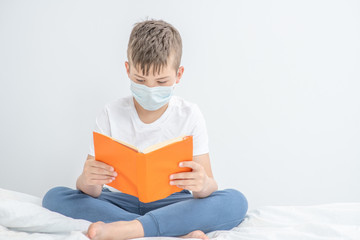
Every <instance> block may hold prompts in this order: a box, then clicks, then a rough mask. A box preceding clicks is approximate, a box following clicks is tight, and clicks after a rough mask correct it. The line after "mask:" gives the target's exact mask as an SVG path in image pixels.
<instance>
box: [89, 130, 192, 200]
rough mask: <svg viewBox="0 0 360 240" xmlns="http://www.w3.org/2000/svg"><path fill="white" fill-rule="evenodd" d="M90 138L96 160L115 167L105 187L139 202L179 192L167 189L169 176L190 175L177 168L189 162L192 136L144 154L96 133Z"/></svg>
mask: <svg viewBox="0 0 360 240" xmlns="http://www.w3.org/2000/svg"><path fill="white" fill-rule="evenodd" d="M93 137H94V150H95V159H96V160H97V161H101V162H104V163H106V164H108V165H110V166H112V167H114V170H115V171H116V172H117V174H118V175H117V177H116V178H115V180H114V181H112V182H111V183H109V184H107V185H108V186H110V187H114V188H116V189H118V190H120V191H121V192H123V193H126V194H129V195H132V196H135V197H137V198H138V199H139V201H141V202H144V203H148V202H153V201H157V200H160V199H163V198H166V197H168V196H170V195H171V194H173V193H175V192H179V191H182V190H183V189H182V188H179V187H177V186H175V185H170V175H172V174H174V173H179V172H191V171H192V169H191V168H189V167H179V163H180V162H182V161H192V158H193V138H192V136H180V137H177V138H174V139H170V140H167V141H164V142H160V143H158V144H155V145H152V146H150V147H148V148H146V149H143V150H140V149H137V148H136V147H135V146H132V145H130V144H128V143H126V142H123V141H120V140H118V139H115V138H113V137H110V136H107V135H104V134H101V133H98V132H93Z"/></svg>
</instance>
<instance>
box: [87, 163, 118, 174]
mask: <svg viewBox="0 0 360 240" xmlns="http://www.w3.org/2000/svg"><path fill="white" fill-rule="evenodd" d="M91 166H93V167H98V168H103V169H105V170H107V171H109V172H112V171H114V168H113V167H112V166H110V165H108V164H106V163H103V162H100V161H97V160H95V161H93V162H92V165H91Z"/></svg>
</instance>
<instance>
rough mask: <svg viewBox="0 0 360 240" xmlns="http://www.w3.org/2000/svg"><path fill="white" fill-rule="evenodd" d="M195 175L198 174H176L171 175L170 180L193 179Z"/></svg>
mask: <svg viewBox="0 0 360 240" xmlns="http://www.w3.org/2000/svg"><path fill="white" fill-rule="evenodd" d="M195 175H196V173H194V172H183V173H174V174H171V175H170V179H190V178H191V179H193V178H195Z"/></svg>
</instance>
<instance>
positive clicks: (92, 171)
mask: <svg viewBox="0 0 360 240" xmlns="http://www.w3.org/2000/svg"><path fill="white" fill-rule="evenodd" d="M82 175H83V181H84V184H85V185H100V186H102V185H104V184H108V183H111V182H112V181H114V180H115V177H116V176H117V173H116V172H115V171H114V168H113V167H112V166H110V165H108V164H106V163H103V162H100V161H97V160H95V157H94V156H91V155H88V158H87V159H86V161H85V164H84V169H83V172H82Z"/></svg>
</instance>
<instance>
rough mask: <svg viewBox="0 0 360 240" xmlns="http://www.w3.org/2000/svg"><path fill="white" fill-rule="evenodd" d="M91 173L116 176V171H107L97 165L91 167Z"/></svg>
mask: <svg viewBox="0 0 360 240" xmlns="http://www.w3.org/2000/svg"><path fill="white" fill-rule="evenodd" d="M92 173H94V174H97V175H108V176H112V177H116V176H117V172H114V171H108V170H106V169H104V168H99V167H93V169H92Z"/></svg>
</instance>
